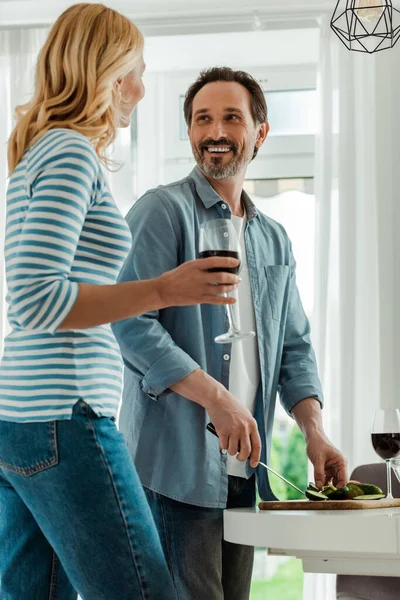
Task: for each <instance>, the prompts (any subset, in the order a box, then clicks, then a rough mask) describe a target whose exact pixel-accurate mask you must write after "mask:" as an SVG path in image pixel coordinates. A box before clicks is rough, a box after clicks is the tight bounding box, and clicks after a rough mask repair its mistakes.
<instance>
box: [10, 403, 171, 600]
mask: <svg viewBox="0 0 400 600" xmlns="http://www.w3.org/2000/svg"><path fill="white" fill-rule="evenodd" d="M77 592H78V593H79V595H80V596H81V597H82V598H83V600H139V599H140V600H176V594H175V592H174V589H173V584H172V580H171V576H170V574H169V572H168V568H167V564H166V562H165V558H164V555H163V551H162V547H161V544H160V539H159V536H158V533H157V530H156V527H155V525H154V520H153V518H152V515H151V511H150V509H149V506H148V504H147V502H146V497H145V494H144V493H143V488H142V486H141V484H140V482H139V478H138V476H137V474H136V470H135V467H134V465H133V463H132V460H131V458H130V456H129V454H128V450H127V446H126V443H125V440H124V438H123V436H122V434H121V433H119V432H118V430H117V428H116V425H115V423H114V421H113V420H112V419H109V418H104V417H97V415H96V414H95V413H94V412H93V411H92V410H91V408H90V407H89V406H87V405H86V404H85V403H84V402H83V401H80V402H78V403H77V404H76V405H75V408H74V412H73V415H72V419H71V420H65V421H52V422H46V423H43V422H41V423H15V422H7V421H0V598H1V600H75V599H76V598H77Z"/></svg>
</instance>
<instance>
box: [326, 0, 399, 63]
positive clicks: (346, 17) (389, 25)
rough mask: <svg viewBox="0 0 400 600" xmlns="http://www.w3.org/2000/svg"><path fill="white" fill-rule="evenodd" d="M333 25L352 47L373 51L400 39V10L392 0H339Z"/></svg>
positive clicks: (338, 34)
mask: <svg viewBox="0 0 400 600" xmlns="http://www.w3.org/2000/svg"><path fill="white" fill-rule="evenodd" d="M331 28H332V29H333V31H334V32H335V33H336V35H337V36H338V38H339V39H340V40H341V41H342V42H343V44H344V45H345V46H346V48H348V50H354V51H356V52H367V53H368V54H372V53H373V52H380V51H381V50H387V49H388V48H393V46H394V45H395V43H396V42H397V40H398V39H399V37H400V11H399V10H398V9H397V8H393V6H392V2H391V0H339V1H338V3H337V4H336V8H335V11H334V13H333V16H332V19H331Z"/></svg>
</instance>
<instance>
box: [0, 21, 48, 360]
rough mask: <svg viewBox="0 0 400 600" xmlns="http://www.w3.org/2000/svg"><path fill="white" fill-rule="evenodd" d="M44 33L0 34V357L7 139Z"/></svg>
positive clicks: (26, 97)
mask: <svg viewBox="0 0 400 600" xmlns="http://www.w3.org/2000/svg"><path fill="white" fill-rule="evenodd" d="M46 33H47V30H46V29H11V30H0V117H1V118H0V353H1V350H2V343H3V338H4V336H5V335H6V333H7V324H6V318H5V294H6V287H5V280H4V260H3V259H4V256H3V251H4V250H3V249H4V226H5V220H6V200H5V193H6V187H7V139H8V137H9V135H10V133H11V129H12V117H13V111H14V108H15V106H17V105H18V104H23V103H24V102H26V101H27V100H29V98H30V96H31V94H32V91H33V75H34V68H35V62H36V57H37V55H38V52H39V50H40V48H41V46H42V45H43V42H44V39H45V36H46Z"/></svg>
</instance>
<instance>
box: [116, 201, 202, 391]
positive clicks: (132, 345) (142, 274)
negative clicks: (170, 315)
mask: <svg viewBox="0 0 400 600" xmlns="http://www.w3.org/2000/svg"><path fill="white" fill-rule="evenodd" d="M127 221H128V224H129V227H130V229H131V232H132V240H133V243H132V248H131V251H130V254H129V256H128V258H127V260H126V262H125V265H124V267H123V269H122V271H121V274H120V278H119V281H121V282H122V281H139V280H143V279H153V278H155V277H158V276H160V275H161V274H162V273H165V272H166V271H169V270H171V269H174V268H176V267H177V266H178V265H179V264H180V261H179V257H178V252H179V251H178V247H179V227H178V225H177V223H175V221H174V217H173V214H172V211H171V210H169V209H168V206H167V201H166V200H163V198H162V197H161V196H159V195H158V193H157V192H155V191H152V192H148V193H147V194H146V195H145V196H143V197H142V198H141V199H140V200H139V201H138V202H137V203H136V205H135V206H134V207H133V209H132V210H131V211H130V213H129V214H128V216H127ZM112 328H113V331H114V334H115V336H116V338H117V340H118V343H119V345H120V348H121V353H122V357H123V359H124V363H125V366H126V367H127V368H128V369H130V370H131V371H132V372H133V374H134V375H135V376H136V377H137V378H138V379H139V380H140V385H141V388H142V390H143V392H144V393H145V394H147V395H148V396H149V397H150V398H153V399H156V398H157V397H158V396H159V395H160V394H162V393H163V392H165V391H166V390H167V389H168V388H169V387H171V386H172V385H174V384H175V383H177V382H178V381H180V380H181V379H183V378H184V377H186V376H187V375H189V374H190V373H192V372H193V371H195V370H196V369H199V368H200V366H199V365H198V364H197V363H196V361H195V360H193V359H192V358H191V357H190V356H189V355H188V354H187V353H186V352H185V351H184V350H182V348H180V347H179V346H178V345H177V344H176V343H175V342H174V340H173V339H172V337H171V335H170V334H169V333H168V331H167V330H166V329H165V328H164V327H163V325H162V324H161V323H160V312H159V311H151V312H147V313H145V314H143V315H140V316H138V317H133V318H131V319H125V320H124V321H119V322H118V323H113V324H112Z"/></svg>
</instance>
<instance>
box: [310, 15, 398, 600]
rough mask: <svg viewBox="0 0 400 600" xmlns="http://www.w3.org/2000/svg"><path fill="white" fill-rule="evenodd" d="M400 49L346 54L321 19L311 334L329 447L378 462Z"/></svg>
mask: <svg viewBox="0 0 400 600" xmlns="http://www.w3.org/2000/svg"><path fill="white" fill-rule="evenodd" d="M399 67H400V45H399V46H398V47H395V48H394V49H392V50H387V51H385V52H381V53H378V54H375V55H366V54H360V53H356V52H349V51H348V50H347V49H346V48H345V47H344V46H343V45H342V44H341V43H340V41H339V40H337V39H336V36H335V35H334V34H333V33H332V32H331V30H330V27H329V20H328V18H325V19H323V20H322V22H321V50H320V64H319V83H318V88H319V94H320V100H321V119H320V132H319V136H318V140H317V152H316V155H317V163H316V199H317V217H316V221H317V222H316V227H317V235H316V256H317V263H316V297H315V318H314V320H313V321H314V328H313V338H314V344H315V347H316V351H317V357H318V362H319V368H320V374H321V377H322V381H323V386H324V390H325V396H326V408H325V410H324V420H325V425H326V429H327V431H328V433H329V435H330V437H331V438H332V440H333V441H334V443H335V444H336V445H337V446H338V447H339V448H340V449H341V450H342V451H343V452H344V454H345V455H346V456H347V458H348V460H349V469H350V471H351V470H352V469H353V468H354V467H355V466H357V465H360V464H365V463H369V462H377V461H378V460H379V459H378V457H377V456H376V455H375V453H374V451H373V449H372V446H371V440H370V426H371V420H372V417H373V412H374V409H375V408H378V407H379V406H382V407H399V406H400V394H399V392H398V391H397V390H398V383H399V382H400V365H398V359H399V356H400V355H399V352H398V350H397V349H398V348H399V346H400V316H399V314H398V313H399V310H398V308H397V307H398V306H400V304H399V301H400V260H399V258H400V235H398V230H399V226H400V207H399V202H400V191H399V190H400V161H399V158H400V156H399V144H398V142H399V140H400V135H399V134H400V116H399V106H400V102H399V101H400V83H399V77H398V72H399ZM334 587H335V586H334V577H332V576H324V575H318V576H314V575H308V576H306V578H305V591H304V598H307V600H317V599H318V598H324V600H332V599H333V598H334V597H335V595H334Z"/></svg>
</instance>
